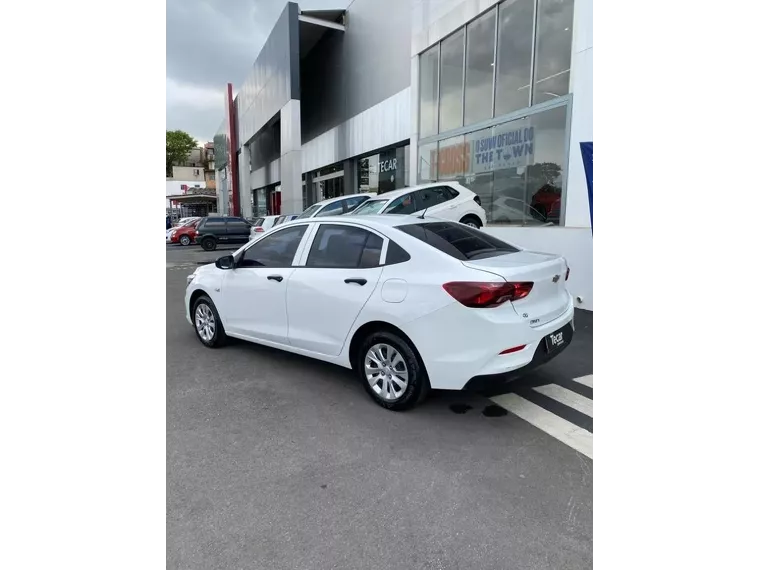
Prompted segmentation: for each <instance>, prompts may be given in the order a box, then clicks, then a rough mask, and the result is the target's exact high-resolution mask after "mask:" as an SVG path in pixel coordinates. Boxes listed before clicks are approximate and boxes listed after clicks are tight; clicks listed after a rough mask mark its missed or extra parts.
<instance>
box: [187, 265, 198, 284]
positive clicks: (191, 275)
mask: <svg viewBox="0 0 759 570" xmlns="http://www.w3.org/2000/svg"><path fill="white" fill-rule="evenodd" d="M197 271H198V270H197V269H196V270H195V271H193V272H192V273H191V274H190V275H188V276H187V286H188V287H189V286H190V283H192V280H193V279H195V273H197Z"/></svg>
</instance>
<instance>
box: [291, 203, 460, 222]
mask: <svg viewBox="0 0 759 570" xmlns="http://www.w3.org/2000/svg"><path fill="white" fill-rule="evenodd" d="M383 196H384V194H383ZM298 221H299V220H295V222H293V223H295V224H297V223H298ZM424 221H435V222H450V221H451V220H444V219H442V218H434V217H432V216H425V217H424V218H420V217H419V216H404V215H396V214H367V215H365V216H361V215H358V216H355V215H350V216H324V217H322V218H306V219H304V220H303V221H302V222H301V223H304V224H306V223H312V224H315V223H319V224H323V223H330V222H340V223H344V224H345V223H347V224H356V225H364V226H369V227H373V228H376V229H380V228H383V227H397V226H405V225H408V224H415V223H419V222H424Z"/></svg>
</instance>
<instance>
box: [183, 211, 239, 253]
mask: <svg viewBox="0 0 759 570" xmlns="http://www.w3.org/2000/svg"><path fill="white" fill-rule="evenodd" d="M251 225H252V224H251V223H250V222H249V221H247V220H244V219H243V218H232V217H229V216H211V217H208V218H203V219H202V220H200V223H199V224H198V227H197V232H198V235H197V236H195V243H199V244H200V246H201V247H202V248H203V249H205V250H206V251H213V250H214V249H216V246H217V245H218V244H220V243H247V242H248V239H249V238H250V227H251Z"/></svg>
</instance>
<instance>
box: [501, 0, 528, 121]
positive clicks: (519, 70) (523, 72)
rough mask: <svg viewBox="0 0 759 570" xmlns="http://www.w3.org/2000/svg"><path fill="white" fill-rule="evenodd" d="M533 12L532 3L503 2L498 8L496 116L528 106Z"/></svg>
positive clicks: (521, 1) (523, 0)
mask: <svg viewBox="0 0 759 570" xmlns="http://www.w3.org/2000/svg"><path fill="white" fill-rule="evenodd" d="M534 12H535V10H534V3H533V0H514V1H512V2H504V3H503V4H501V6H500V8H499V11H498V63H497V65H498V74H497V77H496V93H495V114H496V116H498V115H505V114H506V113H511V112H512V111H516V110H517V109H521V108H523V107H527V106H528V105H529V104H530V64H531V60H532V37H533V22H534Z"/></svg>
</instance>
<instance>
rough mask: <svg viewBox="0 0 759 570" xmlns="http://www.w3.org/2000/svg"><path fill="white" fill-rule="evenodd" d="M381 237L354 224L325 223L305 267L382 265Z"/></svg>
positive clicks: (319, 231) (315, 239) (320, 228)
mask: <svg viewBox="0 0 759 570" xmlns="http://www.w3.org/2000/svg"><path fill="white" fill-rule="evenodd" d="M381 254H382V238H381V237H380V236H378V235H377V234H375V233H373V232H370V231H367V230H365V229H362V228H357V227H353V226H338V225H330V224H322V225H321V226H320V227H319V230H318V231H317V232H316V236H315V237H314V242H313V244H312V245H311V251H310V252H309V253H308V259H307V260H306V267H328V268H333V269H368V268H371V267H379V262H380V255H381Z"/></svg>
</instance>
